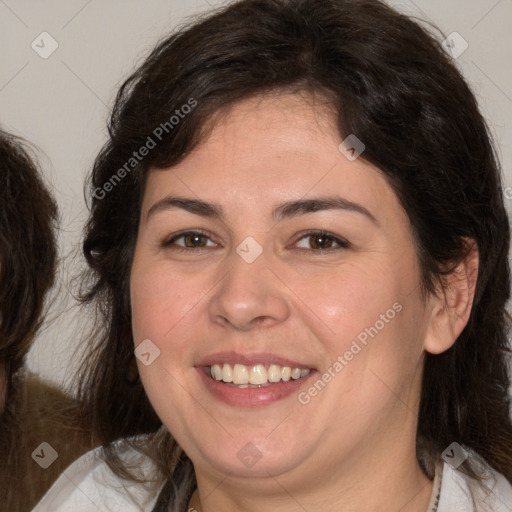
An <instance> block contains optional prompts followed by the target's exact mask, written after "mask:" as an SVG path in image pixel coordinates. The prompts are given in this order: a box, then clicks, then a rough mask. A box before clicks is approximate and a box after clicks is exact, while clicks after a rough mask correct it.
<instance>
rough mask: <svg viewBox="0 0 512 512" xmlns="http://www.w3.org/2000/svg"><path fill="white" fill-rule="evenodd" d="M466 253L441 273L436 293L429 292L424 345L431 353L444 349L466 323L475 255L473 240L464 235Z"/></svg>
mask: <svg viewBox="0 0 512 512" xmlns="http://www.w3.org/2000/svg"><path fill="white" fill-rule="evenodd" d="M464 242H465V244H466V246H467V247H468V252H467V255H466V257H465V258H464V259H463V260H462V261H461V262H460V263H459V264H458V265H457V266H456V267H455V269H453V271H452V272H450V273H449V274H447V275H445V276H442V278H441V280H442V286H441V289H440V290H439V293H438V294H437V295H438V296H437V297H436V296H433V295H432V296H431V297H430V299H429V302H430V303H431V305H432V306H431V319H430V325H429V327H428V331H427V335H426V337H425V343H424V349H425V350H426V351H427V352H430V353H431V354H441V353H442V352H444V351H445V350H448V349H449V348H450V347H451V346H452V345H453V344H454V343H455V341H456V340H457V338H458V337H459V336H460V333H461V332H462V331H463V330H464V327H466V324H467V323H468V320H469V316H470V314H471V308H472V306H473V300H474V296H475V288H476V282H477V278H478V266H479V261H480V260H479V255H478V247H477V245H476V242H475V241H474V240H473V239H471V238H465V239H464Z"/></svg>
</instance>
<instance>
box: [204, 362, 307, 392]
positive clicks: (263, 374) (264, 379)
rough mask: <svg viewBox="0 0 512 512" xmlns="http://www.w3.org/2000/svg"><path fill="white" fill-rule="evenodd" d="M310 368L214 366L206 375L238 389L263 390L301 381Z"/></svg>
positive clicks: (210, 367) (209, 368)
mask: <svg viewBox="0 0 512 512" xmlns="http://www.w3.org/2000/svg"><path fill="white" fill-rule="evenodd" d="M310 372H311V370H310V369H309V368H292V367H291V366H280V365H278V364H271V365H268V366H265V365H263V364H255V365H253V366H245V365H243V364H234V365H231V364H227V363H225V364H213V365H211V366H209V367H206V374H207V375H209V376H210V377H211V378H212V379H213V380H216V381H219V382H223V383H224V384H226V385H229V386H233V387H238V388H242V389H243V388H263V387H267V386H272V385H274V384H278V383H280V382H288V381H290V380H299V379H302V378H303V377H306V376H307V375H309V373H310Z"/></svg>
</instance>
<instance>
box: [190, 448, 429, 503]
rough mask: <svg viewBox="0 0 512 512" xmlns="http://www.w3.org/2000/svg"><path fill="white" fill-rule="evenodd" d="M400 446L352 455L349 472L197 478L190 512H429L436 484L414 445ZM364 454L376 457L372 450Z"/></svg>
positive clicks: (327, 469) (329, 469) (314, 469)
mask: <svg viewBox="0 0 512 512" xmlns="http://www.w3.org/2000/svg"><path fill="white" fill-rule="evenodd" d="M402 441H403V440H402ZM397 446H399V445H398V444H397V445H395V446H394V447H393V446H392V447H391V448H392V449H391V450H390V451H389V453H388V454H385V455H383V454H382V452H380V453H378V455H377V454H375V457H371V456H370V458H368V453H367V454H366V456H365V457H361V455H362V454H361V453H360V452H359V451H358V453H355V452H354V453H353V454H352V455H350V456H349V457H348V458H347V459H346V460H345V461H344V464H343V467H344V468H348V470H347V469H345V470H343V469H341V470H340V471H337V472H333V470H332V467H333V466H332V465H326V464H324V468H323V470H322V468H319V467H312V468H311V469H310V470H308V472H307V474H303V475H299V478H297V476H298V475H297V474H296V473H295V472H294V474H293V475H292V474H283V475H279V476H271V475H270V474H269V477H268V478H258V479H251V480H249V479H242V478H238V477H235V476H233V475H227V476H226V475H224V477H221V478H219V476H220V475H216V476H215V477H214V478H211V477H210V476H209V475H207V474H201V473H199V474H197V483H198V490H197V491H196V492H195V493H194V496H193V498H192V500H191V502H190V508H192V509H195V510H196V511H197V512H213V511H217V510H230V511H233V512H238V511H240V512H242V511H243V512H256V511H261V510H274V509H277V508H278V509H279V510H280V511H282V512H291V511H294V512H295V511H296V510H297V508H298V507H299V508H302V509H304V510H308V511H317V510H318V511H319V510H321V511H322V512H331V511H332V512H344V511H350V512H367V511H368V510H375V511H385V510H400V512H425V511H426V509H427V506H428V503H429V500H430V495H431V493H432V484H433V482H432V481H431V480H429V479H428V477H427V476H426V475H425V474H424V473H423V472H422V471H421V469H420V467H419V465H418V463H417V460H416V456H415V446H414V443H412V446H411V447H410V448H409V449H408V450H404V451H403V452H402V453H397ZM375 448H376V447H375ZM365 451H367V452H369V453H370V454H371V453H372V449H371V447H368V446H366V447H365ZM373 453H375V452H373ZM363 460H364V462H362V461H363ZM325 466H329V467H325ZM307 467H309V466H307ZM312 475H314V476H312Z"/></svg>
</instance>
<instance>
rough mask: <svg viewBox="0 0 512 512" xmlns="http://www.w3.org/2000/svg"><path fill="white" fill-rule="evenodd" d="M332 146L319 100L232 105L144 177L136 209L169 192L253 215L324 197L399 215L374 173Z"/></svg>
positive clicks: (276, 98) (332, 128)
mask: <svg viewBox="0 0 512 512" xmlns="http://www.w3.org/2000/svg"><path fill="white" fill-rule="evenodd" d="M340 143H341V137H340V135H339V133H338V130H337V128H336V119H335V116H334V113H333V110H332V108H329V106H328V105H327V104H326V102H325V101H322V100H321V99H318V98H313V97H305V96H304V95H298V94H280V95H273V96H266V97H255V98H251V99H248V100H244V101H241V102H238V103H236V104H234V105H233V106H232V107H231V108H230V109H229V110H228V111H226V112H224V113H223V114H222V115H221V116H220V117H218V118H217V119H216V123H215V125H214V127H213V129H212V131H211V132H210V135H209V136H208V138H207V139H206V140H205V141H203V142H202V143H201V144H200V145H199V146H198V147H197V148H196V149H195V150H194V151H192V152H191V153H190V154H189V155H188V156H187V157H186V158H185V159H184V160H182V161H181V162H180V163H179V164H178V165H176V166H174V167H173V168H172V169H166V170H152V171H150V173H149V176H148V181H147V187H146V193H145V197H144V205H143V209H146V211H147V209H148V208H150V207H151V204H153V203H154V202H155V201H158V200H159V199H161V198H162V197H163V196H165V195H166V194H168V193H170V192H172V193H173V194H180V195H186V196H187V197H194V196H195V197H198V198H201V199H204V200H208V201H211V202H215V203H225V204H228V205H229V204H230V205H231V206H233V207H237V206H239V205H240V204H242V203H244V204H246V205H249V206H252V207H255V209H254V212H255V213H256V212H257V211H263V210H264V208H265V205H269V206H270V205H271V204H277V203H280V202H283V201H289V200H293V199H298V198H307V197H314V196H318V195H322V196H325V195H326V194H329V195H332V194H337V195H343V197H346V198H347V199H349V200H353V201H356V202H364V203H366V204H367V205H370V206H372V208H374V209H383V208H399V205H398V202H397V198H396V196H395V194H394V192H393V191H392V189H391V187H390V186H389V184H388V182H387V181H386V179H385V178H384V176H383V174H382V172H381V171H380V170H379V169H377V168H376V167H374V166H372V165H371V164H369V163H367V162H365V161H364V160H363V159H361V158H358V159H356V160H354V161H350V160H349V159H347V158H346V156H345V155H344V154H342V153H341V152H340V150H339V149H338V146H339V144H340ZM169 171H171V172H169Z"/></svg>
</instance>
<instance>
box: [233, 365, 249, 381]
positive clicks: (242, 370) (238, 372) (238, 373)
mask: <svg viewBox="0 0 512 512" xmlns="http://www.w3.org/2000/svg"><path fill="white" fill-rule="evenodd" d="M233 384H249V371H248V370H247V368H246V367H245V366H244V365H243V364H235V366H233Z"/></svg>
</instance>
